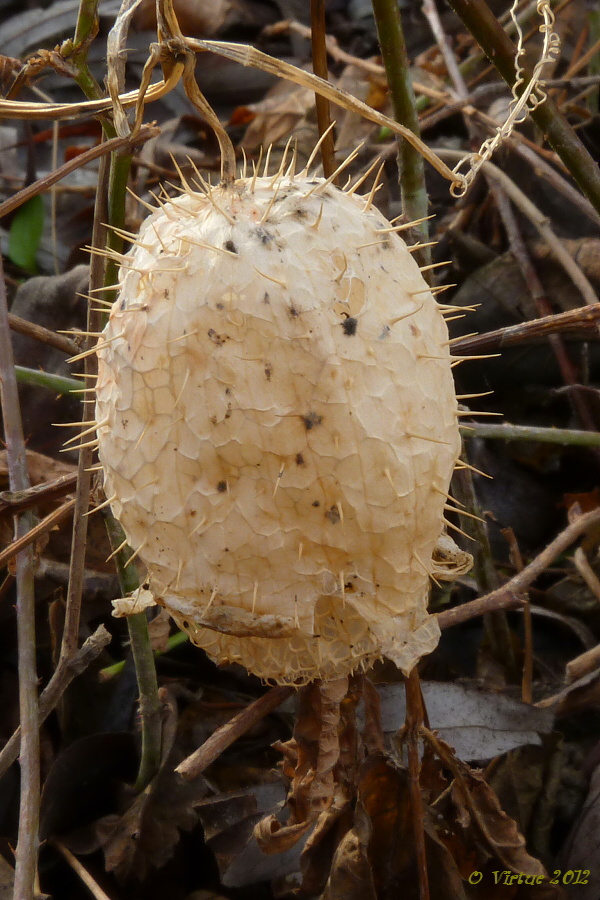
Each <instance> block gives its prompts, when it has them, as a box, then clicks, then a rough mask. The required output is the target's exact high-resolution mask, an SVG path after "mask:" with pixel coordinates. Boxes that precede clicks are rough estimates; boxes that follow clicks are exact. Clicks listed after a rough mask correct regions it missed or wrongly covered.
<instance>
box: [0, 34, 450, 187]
mask: <svg viewBox="0 0 600 900" xmlns="http://www.w3.org/2000/svg"><path fill="white" fill-rule="evenodd" d="M185 43H186V46H187V47H189V49H190V50H194V51H210V52H212V53H217V54H218V55H219V56H225V57H226V58H227V59H232V60H233V61H234V62H237V63H239V64H240V65H242V66H253V67H254V68H256V69H260V70H261V71H263V72H269V73H270V74H272V75H276V76H278V77H279V78H285V79H286V80H287V81H292V82H294V84H298V85H300V87H306V88H309V89H310V90H311V91H315V93H317V94H320V95H321V96H322V97H326V98H327V99H328V100H330V101H331V103H335V104H336V105H337V106H341V107H342V108H344V109H349V110H350V111H351V112H356V113H358V114H359V115H361V116H364V118H365V119H368V120H369V121H370V122H375V124H377V125H381V126H382V127H385V128H389V129H390V131H392V132H393V133H394V134H399V135H400V136H401V137H403V138H405V139H406V141H407V142H408V143H409V144H411V146H413V147H414V148H415V149H416V150H418V151H419V153H421V154H422V156H423V157H424V158H425V159H426V160H427V162H428V163H430V164H431V165H432V166H433V168H434V169H436V171H437V172H439V173H440V175H442V176H443V177H444V178H447V179H448V181H450V182H452V183H453V184H458V185H460V184H462V180H463V176H462V175H457V174H456V173H455V172H453V171H452V170H451V169H450V168H449V167H448V166H447V165H446V163H444V162H443V161H442V160H441V159H440V158H439V156H437V154H436V153H434V152H433V150H431V149H430V148H429V147H428V146H427V144H425V143H424V142H423V141H422V140H421V139H420V138H418V137H417V136H416V135H415V134H413V133H412V131H411V130H410V129H409V128H405V127H404V125H401V124H400V123H399V122H395V121H394V119H390V118H389V117H388V116H384V115H383V113H380V112H377V110H375V109H372V108H371V107H370V106H367V104H366V103H363V102H362V100H358V99H357V98H356V97H353V96H352V94H349V93H348V92H347V91H344V90H342V89H341V88H339V87H336V86H335V85H333V84H330V83H329V82H328V81H324V80H323V79H322V78H319V77H318V75H313V74H312V73H311V72H305V71H304V70H303V69H299V68H297V67H296V66H293V65H291V64H290V63H286V62H283V60H280V59H276V58H275V57H274V56H269V54H268V53H263V52H262V51H261V50H257V49H256V48H255V47H249V46H247V45H246V44H231V43H227V42H226V41H203V40H199V39H196V38H185ZM0 112H1V107H0Z"/></svg>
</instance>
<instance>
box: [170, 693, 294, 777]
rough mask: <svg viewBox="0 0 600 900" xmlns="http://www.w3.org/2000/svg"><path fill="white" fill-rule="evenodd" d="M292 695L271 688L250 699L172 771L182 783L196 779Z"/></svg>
mask: <svg viewBox="0 0 600 900" xmlns="http://www.w3.org/2000/svg"><path fill="white" fill-rule="evenodd" d="M293 693H294V688H293V687H287V685H278V686H277V687H274V688H271V690H270V691H267V693H266V694H263V696H262V697H259V698H258V700H254V701H253V702H252V703H250V704H249V705H248V706H246V708H245V709H243V710H241V712H239V713H238V714H237V715H236V716H234V717H233V719H231V720H230V721H229V722H226V723H225V725H222V726H221V727H220V728H218V729H217V730H216V731H215V732H214V734H211V736H210V737H209V738H208V740H206V741H205V742H204V743H203V744H202V746H201V747H198V749H197V750H195V751H194V752H193V753H192V754H191V755H190V756H188V757H187V759H184V760H183V762H181V763H179V765H178V766H177V768H176V769H175V771H176V772H177V773H178V774H179V775H181V776H182V777H183V778H185V780H186V781H192V780H193V779H194V778H197V777H198V775H201V774H202V772H204V770H205V769H206V768H208V766H210V765H211V763H213V762H214V761H215V759H217V758H218V757H219V756H220V755H221V753H223V751H224V750H226V749H227V748H228V747H230V746H231V745H232V744H233V743H234V742H235V741H237V739H238V738H240V737H241V736H242V735H243V734H245V733H246V732H247V731H248V730H249V729H250V728H252V726H253V725H256V723H257V722H260V721H261V719H264V717H265V716H268V715H269V713H272V712H273V710H275V709H277V707H278V706H281V704H282V703H283V702H284V700H287V699H288V697H291V696H292V694H293Z"/></svg>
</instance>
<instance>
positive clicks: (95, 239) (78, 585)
mask: <svg viewBox="0 0 600 900" xmlns="http://www.w3.org/2000/svg"><path fill="white" fill-rule="evenodd" d="M106 143H110V142H109V141H107V142H106ZM108 179H109V163H108V157H107V156H106V155H104V156H102V158H101V159H100V166H99V170H98V189H97V193H96V204H95V207H94V224H93V228H92V246H93V247H104V246H105V245H106V241H105V240H104V238H105V236H106V228H105V226H104V225H103V224H102V223H103V222H108V207H107V196H108ZM103 284H104V261H103V258H102V257H101V256H100V254H98V253H94V254H93V255H92V259H91V263H90V293H91V292H92V291H94V290H97V289H98V288H100V287H102V286H103ZM92 296H93V294H92ZM101 330H102V321H101V316H100V313H98V312H97V311H95V310H93V309H92V307H91V306H90V307H89V309H88V320H87V331H89V332H92V333H93V332H96V331H101ZM91 340H92V339H91V338H88V339H87V342H86V343H87V346H88V347H90V346H91ZM84 365H85V374H86V375H97V368H98V363H97V359H96V356H95V354H92V355H91V356H87V357H86V358H85V363H84ZM93 410H94V407H93V404H91V403H85V404H83V416H82V419H83V425H84V427H85V424H86V423H91V422H92V421H93V418H94V411H93ZM92 457H93V449H92V448H91V447H85V448H84V449H83V450H80V451H79V460H78V464H77V491H76V494H75V507H74V512H73V537H72V541H71V558H70V562H69V586H68V589H67V599H66V610H65V622H64V628H63V635H62V640H61V646H60V657H59V662H58V665H59V667H60V665H61V664H64V662H65V661H66V660H68V658H69V657H70V656H72V655H73V654H74V653H75V651H76V650H77V645H78V643H79V619H80V614H81V598H82V594H83V583H84V579H85V573H84V569H85V548H86V544H87V529H88V517H87V516H86V513H87V510H88V507H89V503H90V490H91V486H92V475H91V472H90V471H89V469H90V466H91V465H92Z"/></svg>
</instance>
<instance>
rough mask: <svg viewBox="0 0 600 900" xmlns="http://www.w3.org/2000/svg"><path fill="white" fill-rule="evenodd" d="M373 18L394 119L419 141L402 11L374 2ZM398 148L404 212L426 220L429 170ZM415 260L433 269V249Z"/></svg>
mask: <svg viewBox="0 0 600 900" xmlns="http://www.w3.org/2000/svg"><path fill="white" fill-rule="evenodd" d="M373 15H374V16H375V24H376V26H377V36H378V38H379V46H380V47H381V56H382V59H383V64H384V66H385V71H386V74H387V80H388V85H389V90H390V96H391V99H392V106H393V108H394V117H395V118H396V121H397V122H400V123H402V125H404V127H405V128H407V129H409V131H411V132H412V133H413V134H414V135H415V136H416V137H417V138H419V136H420V128H419V116H418V113H417V109H416V105H415V94H414V90H413V86H412V81H411V77H410V65H409V61H408V54H407V52H406V43H405V40H404V32H403V30H402V20H401V18H400V10H399V8H398V4H397V2H396V0H373ZM396 140H397V144H398V170H399V179H400V189H401V193H402V211H403V213H404V215H405V216H406V217H407V219H408V221H409V222H412V221H417V220H419V219H425V217H426V216H427V213H428V211H429V199H428V197H427V189H426V187H425V166H424V163H423V157H422V156H421V154H420V153H419V151H418V149H417V148H416V147H415V146H414V145H413V144H412V143H409V142H408V141H407V140H403V139H402V138H401V137H399V136H397V138H396ZM416 228H417V230H418V232H419V236H420V238H421V239H422V241H423V242H427V240H428V236H429V227H428V223H427V221H421V223H420V224H419V225H418V226H416ZM415 258H417V259H418V262H419V265H421V266H423V265H429V263H430V262H431V251H430V248H429V247H425V248H423V249H422V250H419V251H417V253H416V254H415Z"/></svg>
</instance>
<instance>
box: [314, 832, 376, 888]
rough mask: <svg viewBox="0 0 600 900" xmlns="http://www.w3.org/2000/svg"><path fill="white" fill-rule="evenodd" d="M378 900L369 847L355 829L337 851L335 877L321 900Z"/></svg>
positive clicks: (341, 842)
mask: <svg viewBox="0 0 600 900" xmlns="http://www.w3.org/2000/svg"><path fill="white" fill-rule="evenodd" d="M340 897H343V898H344V900H377V897H378V895H377V893H376V891H375V884H374V881H373V873H372V871H371V866H370V864H369V859H368V856H367V848H366V847H365V845H364V843H363V842H362V841H361V839H360V837H359V836H358V834H357V833H356V831H355V829H354V828H351V829H350V831H348V832H347V833H346V834H345V835H344V837H343V838H342V840H341V841H340V844H339V846H338V848H337V850H336V852H335V856H334V857H333V864H332V867H331V874H330V876H329V879H328V880H327V884H326V886H325V890H324V891H323V894H322V896H321V900H338V898H340Z"/></svg>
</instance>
